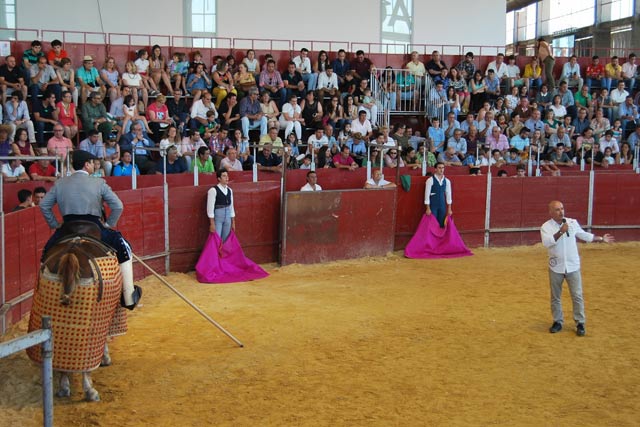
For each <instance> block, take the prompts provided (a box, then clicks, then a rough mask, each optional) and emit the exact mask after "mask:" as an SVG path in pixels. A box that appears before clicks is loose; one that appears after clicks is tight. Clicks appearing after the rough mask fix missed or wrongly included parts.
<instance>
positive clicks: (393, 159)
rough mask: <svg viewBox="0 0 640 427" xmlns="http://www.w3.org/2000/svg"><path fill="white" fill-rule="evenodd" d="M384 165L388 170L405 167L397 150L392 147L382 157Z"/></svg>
mask: <svg viewBox="0 0 640 427" xmlns="http://www.w3.org/2000/svg"><path fill="white" fill-rule="evenodd" d="M384 165H385V166H386V167H388V168H396V167H400V168H403V167H405V164H404V160H402V156H399V155H398V149H397V148H395V147H394V148H391V149H390V150H389V151H387V153H386V154H385V155H384Z"/></svg>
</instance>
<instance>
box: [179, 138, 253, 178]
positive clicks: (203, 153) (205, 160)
mask: <svg viewBox="0 0 640 427" xmlns="http://www.w3.org/2000/svg"><path fill="white" fill-rule="evenodd" d="M230 150H232V149H230ZM230 150H229V151H230ZM224 160H225V159H222V162H224ZM196 167H197V168H198V173H203V174H206V175H211V174H213V173H214V172H215V167H214V166H213V161H212V160H211V150H209V147H207V146H206V145H203V146H201V147H199V148H198V151H197V152H196V156H195V158H194V159H193V161H192V162H191V164H190V165H189V171H191V172H194V171H195V169H196ZM223 167H224V166H223ZM240 167H241V169H240V170H242V166H240Z"/></svg>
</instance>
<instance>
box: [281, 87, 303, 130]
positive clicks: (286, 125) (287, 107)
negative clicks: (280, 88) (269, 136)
mask: <svg viewBox="0 0 640 427" xmlns="http://www.w3.org/2000/svg"><path fill="white" fill-rule="evenodd" d="M304 124H305V119H304V118H303V117H302V109H301V108H300V106H299V105H298V97H297V96H296V95H291V97H290V98H289V102H287V103H286V104H284V105H283V106H282V114H281V115H280V129H284V137H285V138H288V137H289V134H290V133H291V132H294V131H295V134H296V137H297V138H298V140H301V139H302V126H303V125H304Z"/></svg>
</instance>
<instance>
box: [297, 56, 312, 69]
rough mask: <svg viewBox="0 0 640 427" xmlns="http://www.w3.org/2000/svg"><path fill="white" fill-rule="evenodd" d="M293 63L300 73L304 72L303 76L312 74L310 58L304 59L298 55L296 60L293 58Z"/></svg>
mask: <svg viewBox="0 0 640 427" xmlns="http://www.w3.org/2000/svg"><path fill="white" fill-rule="evenodd" d="M293 63H294V64H296V68H297V69H298V70H299V71H300V70H302V71H300V72H301V73H302V74H307V73H310V72H311V60H310V59H309V57H308V56H307V57H306V58H304V59H302V57H301V56H300V55H298V56H296V57H295V58H293Z"/></svg>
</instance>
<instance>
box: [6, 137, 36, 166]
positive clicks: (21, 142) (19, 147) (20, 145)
mask: <svg viewBox="0 0 640 427" xmlns="http://www.w3.org/2000/svg"><path fill="white" fill-rule="evenodd" d="M11 150H12V151H13V153H15V155H16V156H35V154H34V153H33V147H32V145H31V143H30V142H29V135H28V134H27V131H26V130H24V129H18V130H17V131H16V135H15V139H14V140H13V144H11ZM29 164H30V163H29ZM25 167H28V165H27V164H25Z"/></svg>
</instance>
